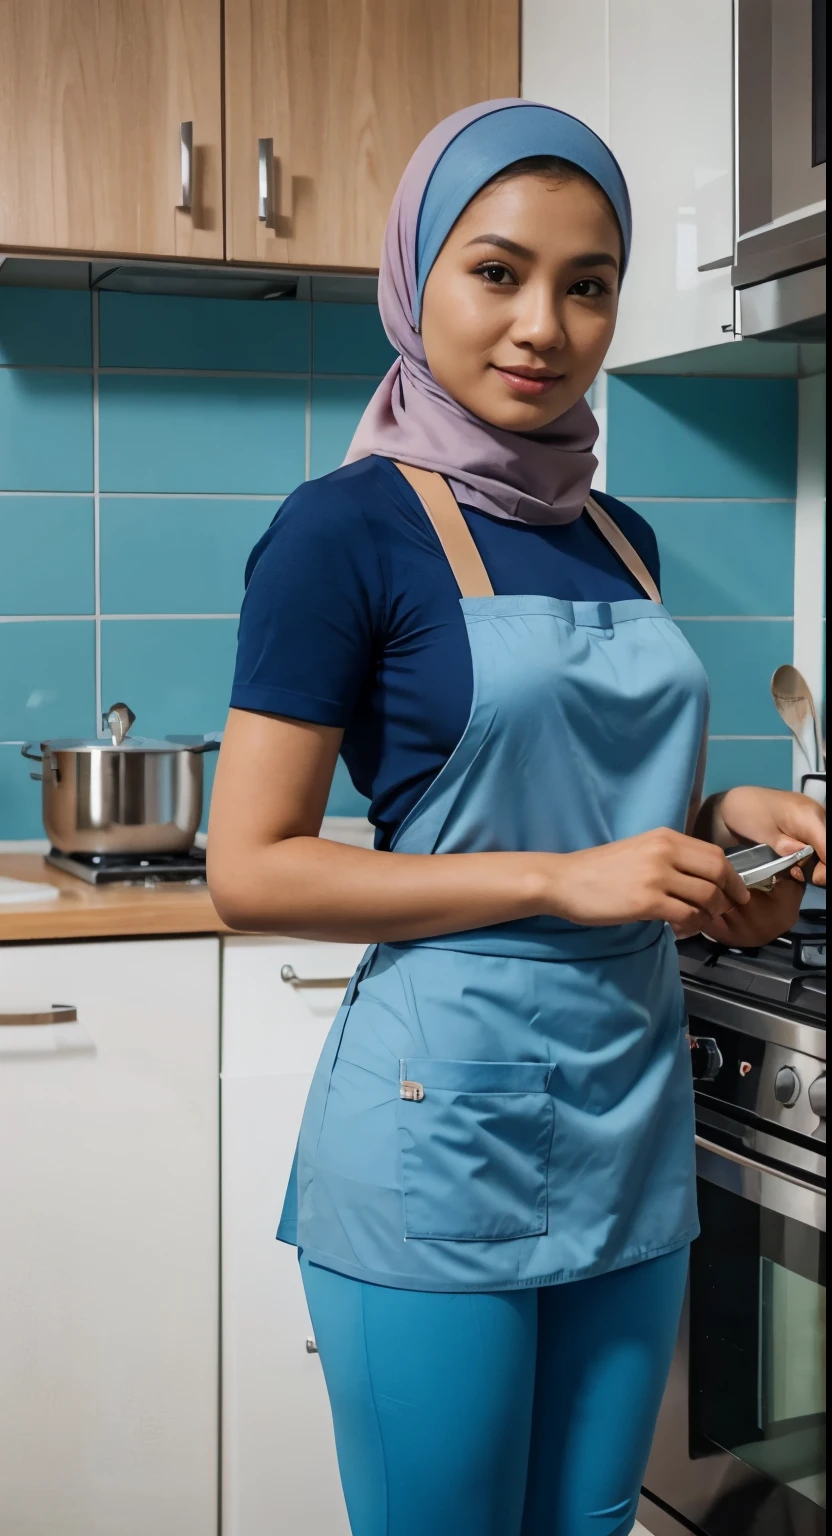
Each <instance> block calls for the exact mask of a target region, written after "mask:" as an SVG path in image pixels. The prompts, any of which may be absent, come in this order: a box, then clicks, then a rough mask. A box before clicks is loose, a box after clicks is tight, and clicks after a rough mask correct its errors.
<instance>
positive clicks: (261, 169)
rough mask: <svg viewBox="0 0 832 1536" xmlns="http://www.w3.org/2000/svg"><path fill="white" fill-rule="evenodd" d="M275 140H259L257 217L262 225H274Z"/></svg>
mask: <svg viewBox="0 0 832 1536" xmlns="http://www.w3.org/2000/svg"><path fill="white" fill-rule="evenodd" d="M273 161H274V139H258V140H257V217H258V219H259V220H260V223H261V224H266V225H271V223H272V164H273Z"/></svg>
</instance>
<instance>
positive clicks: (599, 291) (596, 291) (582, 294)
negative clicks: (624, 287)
mask: <svg viewBox="0 0 832 1536" xmlns="http://www.w3.org/2000/svg"><path fill="white" fill-rule="evenodd" d="M569 292H570V293H574V294H575V295H576V296H577V298H579V299H599V298H601V297H602V295H603V294H605V293H609V289H608V288H607V285H606V283H602V282H601V279H600V278H599V277H582V278H581V279H580V280H579V282H577V283H573V284H572V287H571V288H570V290H569Z"/></svg>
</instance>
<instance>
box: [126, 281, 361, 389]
mask: <svg viewBox="0 0 832 1536" xmlns="http://www.w3.org/2000/svg"><path fill="white" fill-rule="evenodd" d="M100 304H101V310H100V324H101V340H100V349H101V367H102V368H196V369H217V370H222V371H225V370H231V371H234V372H242V373H307V372H308V371H309V355H310V338H311V326H312V305H311V304H304V303H298V304H295V303H287V302H285V301H281V300H272V301H271V302H269V303H263V304H258V303H253V302H250V303H245V302H234V303H231V302H229V301H228V300H227V299H200V300H198V301H194V300H188V299H185V300H183V299H173V298H166V297H162V296H160V297H156V296H155V295H153V294H134V293H102V294H101V299H100ZM339 307H340V306H339Z"/></svg>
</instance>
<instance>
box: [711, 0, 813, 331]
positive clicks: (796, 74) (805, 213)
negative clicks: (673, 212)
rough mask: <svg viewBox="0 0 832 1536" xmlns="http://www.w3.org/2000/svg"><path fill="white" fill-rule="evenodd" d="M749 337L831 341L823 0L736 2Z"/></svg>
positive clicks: (738, 252) (739, 286)
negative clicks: (828, 334) (828, 327)
mask: <svg viewBox="0 0 832 1536" xmlns="http://www.w3.org/2000/svg"><path fill="white" fill-rule="evenodd" d="M735 71H736V82H735V84H736V103H735V108H736V125H735V126H736V209H735V214H736V243H735V257H734V267H733V285H734V288H735V290H736V303H737V326H736V329H737V331H738V333H739V334H740V335H742V336H756V337H760V338H766V339H772V340H778V339H779V340H784V341H798V342H803V341H825V339H826V0H735Z"/></svg>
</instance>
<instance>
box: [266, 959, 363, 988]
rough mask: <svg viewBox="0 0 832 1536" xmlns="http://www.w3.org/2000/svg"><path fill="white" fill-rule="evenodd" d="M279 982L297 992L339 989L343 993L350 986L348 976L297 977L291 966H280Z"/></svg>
mask: <svg viewBox="0 0 832 1536" xmlns="http://www.w3.org/2000/svg"><path fill="white" fill-rule="evenodd" d="M280 980H281V981H285V982H286V984H287V986H290V987H295V988H296V989H298V990H299V991H303V989H304V988H305V987H340V988H341V990H342V991H343V989H344V988H345V987H348V986H349V984H350V978H349V976H299V975H298V973H297V971H296V970H295V967H294V966H293V965H281V967H280Z"/></svg>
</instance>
